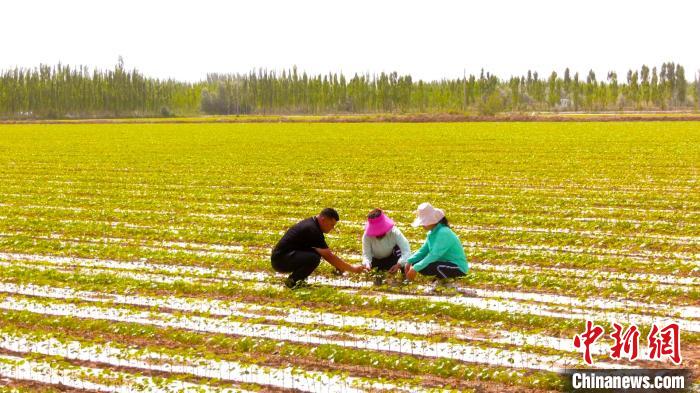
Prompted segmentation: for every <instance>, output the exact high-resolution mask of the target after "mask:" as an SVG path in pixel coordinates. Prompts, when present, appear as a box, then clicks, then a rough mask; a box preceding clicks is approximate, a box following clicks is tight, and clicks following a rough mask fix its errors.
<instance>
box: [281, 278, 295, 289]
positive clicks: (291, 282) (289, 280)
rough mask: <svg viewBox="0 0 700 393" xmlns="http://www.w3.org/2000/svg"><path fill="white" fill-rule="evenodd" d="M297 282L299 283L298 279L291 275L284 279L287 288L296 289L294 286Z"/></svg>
mask: <svg viewBox="0 0 700 393" xmlns="http://www.w3.org/2000/svg"><path fill="white" fill-rule="evenodd" d="M296 284H297V282H296V280H294V279H293V278H291V277H287V278H286V279H285V280H284V286H285V287H287V288H289V289H294V286H295V285H296Z"/></svg>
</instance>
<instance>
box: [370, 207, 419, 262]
mask: <svg viewBox="0 0 700 393" xmlns="http://www.w3.org/2000/svg"><path fill="white" fill-rule="evenodd" d="M410 256H411V246H410V245H409V243H408V240H407V239H406V236H404V235H403V233H401V230H400V229H399V228H397V227H396V225H394V221H393V220H392V219H391V218H389V217H387V215H386V214H384V212H383V211H382V210H381V209H374V210H372V211H371V212H369V215H367V223H366V224H365V233H364V234H363V235H362V263H363V264H364V265H365V266H366V267H367V268H370V269H377V270H380V271H389V270H392V272H394V271H397V270H398V269H399V267H400V266H403V265H404V264H405V263H406V261H407V260H408V257H410Z"/></svg>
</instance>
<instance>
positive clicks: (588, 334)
mask: <svg viewBox="0 0 700 393" xmlns="http://www.w3.org/2000/svg"><path fill="white" fill-rule="evenodd" d="M604 332H605V330H603V327H602V326H598V325H595V326H594V325H593V322H591V321H586V331H585V332H583V333H582V334H580V335H578V334H577V335H576V336H574V346H575V347H576V348H580V347H581V339H583V346H584V347H585V350H584V354H583V359H584V360H585V361H586V363H588V364H589V365H591V364H593V360H592V359H591V344H593V343H594V342H595V341H596V340H597V339H598V338H599V337H600V336H602V335H603V333H604Z"/></svg>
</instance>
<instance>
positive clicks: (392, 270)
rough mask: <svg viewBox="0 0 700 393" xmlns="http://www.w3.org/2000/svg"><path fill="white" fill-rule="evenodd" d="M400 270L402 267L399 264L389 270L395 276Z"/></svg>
mask: <svg viewBox="0 0 700 393" xmlns="http://www.w3.org/2000/svg"><path fill="white" fill-rule="evenodd" d="M400 268H401V265H399V264H398V263H397V264H396V265H394V266H392V267H391V268H390V269H389V274H394V273H396V272H398V271H399V269H400Z"/></svg>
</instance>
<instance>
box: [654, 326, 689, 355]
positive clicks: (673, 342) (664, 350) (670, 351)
mask: <svg viewBox="0 0 700 393" xmlns="http://www.w3.org/2000/svg"><path fill="white" fill-rule="evenodd" d="M648 339H649V348H651V353H650V354H649V358H651V359H652V360H660V359H662V357H664V356H668V358H669V359H671V361H672V362H673V364H675V365H679V364H681V361H682V360H683V358H682V357H681V330H680V328H679V327H678V324H677V323H671V324H669V325H668V326H666V327H664V328H663V329H659V328H658V326H656V324H654V325H652V327H651V331H650V332H649V337H648Z"/></svg>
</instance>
